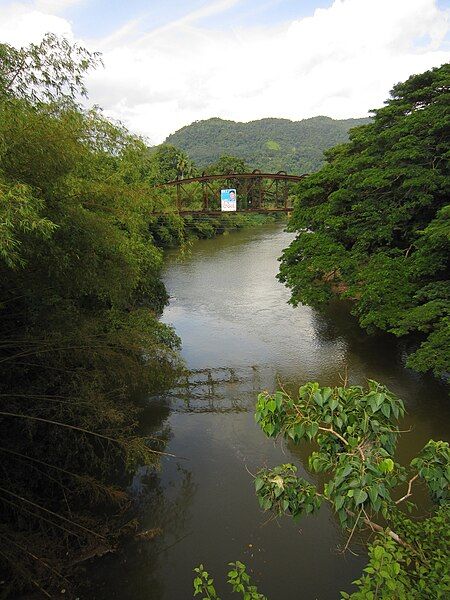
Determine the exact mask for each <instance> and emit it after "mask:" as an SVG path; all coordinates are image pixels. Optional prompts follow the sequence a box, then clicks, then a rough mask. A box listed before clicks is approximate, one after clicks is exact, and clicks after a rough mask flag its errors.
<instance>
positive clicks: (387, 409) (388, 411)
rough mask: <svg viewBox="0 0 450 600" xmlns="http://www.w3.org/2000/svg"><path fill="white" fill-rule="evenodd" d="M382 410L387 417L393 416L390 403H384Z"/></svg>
mask: <svg viewBox="0 0 450 600" xmlns="http://www.w3.org/2000/svg"><path fill="white" fill-rule="evenodd" d="M381 412H382V413H383V415H384V416H385V417H387V418H388V419H389V417H390V416H391V407H390V405H389V404H383V405H382V406H381Z"/></svg>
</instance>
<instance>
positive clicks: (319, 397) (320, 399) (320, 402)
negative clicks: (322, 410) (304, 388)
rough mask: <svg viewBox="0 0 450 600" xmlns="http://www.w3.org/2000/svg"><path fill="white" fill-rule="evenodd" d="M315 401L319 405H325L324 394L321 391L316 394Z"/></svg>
mask: <svg viewBox="0 0 450 600" xmlns="http://www.w3.org/2000/svg"><path fill="white" fill-rule="evenodd" d="M314 402H315V403H316V404H318V405H319V406H323V403H324V400H323V397H322V394H321V393H320V392H316V393H315V394H314Z"/></svg>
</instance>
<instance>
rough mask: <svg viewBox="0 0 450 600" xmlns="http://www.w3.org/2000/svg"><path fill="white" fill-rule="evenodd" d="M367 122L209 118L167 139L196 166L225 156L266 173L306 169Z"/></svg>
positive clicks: (315, 119)
mask: <svg viewBox="0 0 450 600" xmlns="http://www.w3.org/2000/svg"><path fill="white" fill-rule="evenodd" d="M368 122H369V119H346V120H334V119H330V118H329V117H314V118H312V119H304V120H303V121H289V120H288V119H260V120H258V121H250V122H249V123H236V122H235V121H225V120H223V119H218V118H214V119H207V120H206V121H196V122H195V123H191V125H187V126H186V127H182V128H181V129H179V130H178V131H176V132H175V133H173V134H172V135H170V136H169V137H168V138H167V140H166V143H168V144H174V145H175V146H177V147H179V148H182V149H183V150H184V151H185V152H187V153H188V154H189V156H190V157H191V158H192V159H193V160H194V161H195V162H196V163H197V164H198V165H199V166H200V167H207V166H208V164H211V163H215V162H216V161H217V162H220V160H221V159H220V157H221V156H223V155H226V156H234V157H238V158H239V159H240V160H242V161H245V162H246V163H248V164H250V165H253V168H255V167H256V168H258V169H260V170H262V171H266V172H276V171H279V170H284V171H287V172H290V173H310V172H312V171H316V170H317V169H318V168H320V166H321V165H322V164H323V151H324V150H326V149H327V148H330V147H332V146H334V145H335V144H339V143H342V142H345V141H347V139H348V130H349V129H350V128H351V127H354V126H356V125H361V124H363V123H368ZM208 170H209V168H208Z"/></svg>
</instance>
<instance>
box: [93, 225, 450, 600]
mask: <svg viewBox="0 0 450 600" xmlns="http://www.w3.org/2000/svg"><path fill="white" fill-rule="evenodd" d="M292 237H293V236H292V234H290V233H287V232H285V231H283V226H282V225H280V224H273V225H266V226H263V227H260V228H257V229H246V230H243V231H240V232H236V233H231V234H229V235H224V236H220V237H217V238H215V239H212V240H201V241H198V242H195V243H194V245H193V248H192V252H191V254H190V255H189V256H188V257H187V258H185V259H184V260H178V253H177V252H176V251H173V252H170V253H169V254H168V256H167V262H166V268H165V275H164V279H165V284H166V286H167V289H168V291H169V293H170V296H171V301H170V305H169V306H168V308H167V309H166V311H165V312H164V315H163V321H164V322H166V323H170V324H172V325H173V326H174V328H175V329H176V332H177V333H178V335H179V336H180V337H181V339H182V343H183V349H182V354H183V357H184V359H185V361H186V364H187V367H188V368H189V369H190V370H191V371H193V373H192V375H191V376H190V378H189V380H188V381H186V382H184V385H182V386H180V387H179V388H178V389H175V390H173V391H172V392H171V394H169V395H168V396H166V397H164V398H153V399H149V400H148V401H147V402H146V410H145V418H144V423H145V426H146V429H147V431H148V432H159V433H160V434H163V435H165V436H167V438H168V440H169V441H168V445H167V451H168V452H170V453H172V454H174V455H176V457H177V458H170V457H166V458H164V459H163V461H162V469H161V471H160V473H158V474H157V475H155V474H152V473H149V472H147V471H146V469H140V470H139V472H138V473H136V475H135V477H134V481H133V489H134V491H135V492H136V493H137V494H139V497H140V499H141V518H142V521H143V524H144V526H145V527H148V528H161V531H156V532H155V534H156V537H155V539H154V541H152V542H139V543H132V544H128V545H127V546H125V548H124V549H123V550H122V551H121V552H119V553H118V554H116V555H114V556H111V557H106V558H105V559H103V560H102V561H101V562H100V563H98V564H97V566H96V568H95V569H94V572H93V573H92V572H91V573H90V574H89V579H90V592H89V594H88V596H87V597H89V598H98V599H103V598H117V599H120V600H144V599H145V600H187V599H188V598H191V597H192V577H193V573H192V569H193V568H194V567H195V566H197V565H198V564H200V563H203V564H204V565H205V567H206V568H207V570H208V571H209V572H210V574H211V575H212V576H213V577H214V579H215V583H216V587H217V591H218V593H219V595H220V596H221V598H222V600H225V599H226V598H229V597H231V595H230V592H229V591H227V590H228V588H227V586H226V585H225V583H224V582H225V579H226V571H227V569H228V566H227V563H228V562H230V561H233V560H241V561H242V562H244V563H245V564H246V565H247V567H248V570H249V572H250V574H251V575H252V577H253V579H254V581H255V583H256V584H257V585H258V588H259V591H260V592H262V593H264V594H265V595H267V596H268V598H269V600H290V599H297V598H298V599H300V598H302V599H305V600H314V599H316V598H317V599H319V600H336V599H337V598H339V591H340V590H347V591H350V590H351V589H352V588H351V581H352V580H353V579H355V578H356V577H357V576H358V575H359V574H360V572H361V569H362V567H363V566H364V564H365V560H366V556H365V552H364V548H363V547H362V546H358V543H357V541H356V542H355V544H354V545H353V546H352V547H351V549H352V552H347V553H346V554H342V552H341V549H342V547H343V546H344V545H345V541H346V536H345V534H344V533H343V532H342V531H341V530H340V528H339V527H338V525H337V522H336V520H335V518H334V516H333V514H332V513H331V512H330V511H329V510H328V509H327V507H323V508H322V509H321V511H320V513H319V514H318V516H316V517H306V518H304V519H303V520H301V521H300V522H299V523H297V524H295V523H293V522H292V520H290V519H288V518H283V519H279V520H276V519H271V518H270V515H268V514H266V513H263V512H261V510H260V509H259V506H258V502H257V499H256V496H255V493H254V488H253V480H252V477H251V475H250V473H254V472H255V471H256V470H257V469H258V468H260V467H262V466H266V465H267V466H275V465H277V464H280V463H286V462H294V463H295V464H297V466H298V468H299V474H301V475H302V476H305V477H307V478H308V479H310V480H311V481H315V479H316V478H315V477H314V476H312V475H311V474H309V473H308V472H307V471H305V465H306V461H305V459H306V456H307V453H306V451H305V449H301V448H300V449H299V448H296V447H294V446H292V445H290V444H288V445H286V444H280V443H277V444H274V442H273V441H272V440H269V439H268V438H266V437H265V436H264V435H263V433H262V432H261V431H260V429H259V427H258V426H257V425H256V424H255V422H254V417H253V412H254V404H255V400H256V395H257V393H258V392H259V391H261V390H263V389H269V390H273V389H274V388H275V387H276V385H277V380H278V379H279V380H280V381H282V382H283V384H286V385H289V386H296V385H299V384H301V383H303V382H305V381H310V380H314V381H318V382H320V384H322V385H333V384H335V385H336V384H338V383H339V382H340V378H341V377H343V376H345V373H346V372H348V377H349V381H350V383H358V384H364V382H365V380H366V379H367V378H371V379H376V380H378V381H381V382H383V383H385V384H386V385H388V387H390V388H391V389H392V390H393V391H394V392H396V393H397V394H398V395H399V396H400V397H401V398H403V400H404V401H405V404H406V408H407V411H408V414H407V416H406V418H405V419H404V421H403V422H402V424H401V425H402V428H403V429H408V428H410V427H411V428H412V431H411V433H409V434H404V436H403V437H402V440H401V443H400V444H399V459H400V461H401V462H404V463H406V462H408V461H409V460H411V458H412V457H413V456H414V454H415V453H416V452H417V451H418V450H419V449H420V448H421V447H422V446H423V445H424V444H425V443H426V442H427V441H428V440H429V439H430V438H434V439H445V438H446V435H447V432H448V430H449V427H448V426H449V423H450V411H449V408H448V401H447V390H446V388H445V387H444V385H442V384H440V383H439V382H436V381H435V380H433V379H432V378H429V377H422V376H419V375H417V374H415V373H413V372H412V371H410V370H408V369H405V368H404V367H403V362H404V350H403V349H402V346H401V345H400V344H398V343H397V342H396V340H394V339H393V338H391V337H389V336H384V335H383V336H377V337H368V336H367V335H366V334H365V333H364V332H363V331H361V329H359V327H358V326H357V325H356V323H355V320H354V319H353V318H352V317H351V316H350V314H349V310H348V306H346V305H345V304H342V303H336V304H335V305H334V306H332V307H330V309H329V310H328V311H327V312H326V314H319V313H318V312H316V311H315V310H313V309H311V308H310V307H306V306H299V307H297V308H293V307H291V306H290V305H289V304H288V303H287V302H288V299H289V291H288V290H287V289H286V288H285V287H284V286H283V285H281V284H280V283H279V282H278V281H277V280H276V278H275V276H276V273H277V271H278V262H277V258H278V257H279V256H280V254H281V252H282V250H283V248H285V247H286V246H287V245H288V244H289V242H290V240H291V239H292ZM421 502H423V503H424V504H425V503H426V500H425V498H424V496H421Z"/></svg>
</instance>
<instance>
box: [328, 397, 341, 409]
mask: <svg viewBox="0 0 450 600" xmlns="http://www.w3.org/2000/svg"><path fill="white" fill-rule="evenodd" d="M338 404H339V400H338V399H337V398H331V400H330V402H329V403H328V405H329V407H330V409H331V410H335V409H336V408H337V406H338Z"/></svg>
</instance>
